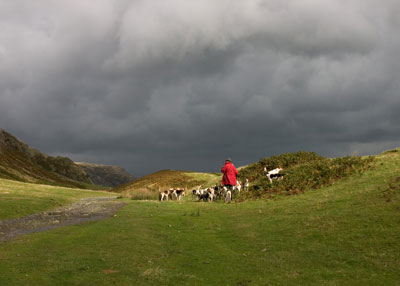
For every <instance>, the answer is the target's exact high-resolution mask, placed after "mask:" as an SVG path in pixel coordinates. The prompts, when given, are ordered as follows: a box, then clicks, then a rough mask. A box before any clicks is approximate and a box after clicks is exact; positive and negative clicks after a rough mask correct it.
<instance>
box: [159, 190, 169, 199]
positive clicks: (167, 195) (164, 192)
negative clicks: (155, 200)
mask: <svg viewBox="0 0 400 286" xmlns="http://www.w3.org/2000/svg"><path fill="white" fill-rule="evenodd" d="M170 194H171V191H170V190H165V191H160V201H163V200H164V199H165V198H166V199H167V201H168V197H169V195H170Z"/></svg>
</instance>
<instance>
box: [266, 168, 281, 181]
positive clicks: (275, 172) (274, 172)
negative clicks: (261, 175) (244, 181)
mask: <svg viewBox="0 0 400 286" xmlns="http://www.w3.org/2000/svg"><path fill="white" fill-rule="evenodd" d="M282 170H283V169H282V168H281V167H279V168H276V169H273V170H271V171H267V168H266V167H264V171H265V172H267V177H268V179H269V181H270V182H271V183H272V179H276V178H282V177H283V175H282V174H279V172H280V171H282Z"/></svg>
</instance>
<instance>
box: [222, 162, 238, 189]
mask: <svg viewBox="0 0 400 286" xmlns="http://www.w3.org/2000/svg"><path fill="white" fill-rule="evenodd" d="M221 172H222V173H224V176H223V177H222V184H223V185H232V186H235V185H236V176H237V174H238V171H237V170H236V168H235V166H233V164H232V163H231V162H229V161H227V162H225V166H223V167H222V169H221Z"/></svg>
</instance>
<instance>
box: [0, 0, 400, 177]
mask: <svg viewBox="0 0 400 286" xmlns="http://www.w3.org/2000/svg"><path fill="white" fill-rule="evenodd" d="M399 30H400V1H398V0H385V1H376V0H368V1H365V0H349V1H342V0H319V1H316V0H266V1H262V0H237V1H226V0H218V1H215V0H212V1H211V0H202V1H194V0H193V1H188V0H170V1H156V0H146V1H139V0H134V1H126V0H120V1H117V0H96V1H94V0H86V1H77V0H69V1H55V0H38V1H23V0H13V1H6V0H0V128H2V129H4V130H6V131H7V132H10V133H11V134H13V135H15V136H17V137H18V138H19V139H21V140H23V141H24V142H25V143H27V144H29V145H30V146H32V147H34V148H37V149H39V150H40V151H42V152H45V153H48V154H50V155H60V156H67V157H69V158H71V159H72V160H74V161H85V162H91V163H101V164H113V165H119V166H122V167H124V168H126V169H127V170H128V171H130V172H131V173H132V174H133V175H135V176H142V175H145V174H147V173H151V172H154V171H157V170H160V169H166V168H168V169H185V170H195V171H219V170H220V168H221V166H222V165H223V161H224V159H225V158H226V157H231V158H232V160H233V162H234V163H235V165H236V166H241V165H244V164H248V163H251V162H255V161H257V160H258V159H259V158H261V157H265V156H270V155H275V154H280V153H283V152H295V151H298V150H305V151H314V152H317V153H319V154H321V155H324V156H329V157H335V156H345V155H351V154H353V153H355V152H357V153H358V154H376V153H380V152H382V151H383V150H387V149H391V148H395V147H399V146H400V112H399V110H400V92H399V91H400V53H399V51H400V35H399Z"/></svg>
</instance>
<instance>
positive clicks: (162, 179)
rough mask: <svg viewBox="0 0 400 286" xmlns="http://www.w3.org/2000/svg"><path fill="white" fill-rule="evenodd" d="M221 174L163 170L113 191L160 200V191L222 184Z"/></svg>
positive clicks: (136, 197)
mask: <svg viewBox="0 0 400 286" xmlns="http://www.w3.org/2000/svg"><path fill="white" fill-rule="evenodd" d="M221 177H222V175H221V174H216V173H196V172H189V171H179V170H161V171H158V172H155V173H152V174H150V175H147V176H144V177H142V178H140V179H137V180H135V181H133V182H131V183H128V184H125V185H123V186H120V187H117V188H114V189H112V191H113V192H116V193H121V194H124V195H125V196H127V197H131V198H133V199H158V191H159V189H161V190H164V189H169V188H178V187H179V188H185V189H187V190H190V189H191V188H194V187H197V186H199V185H203V186H212V185H215V184H218V183H220V181H221Z"/></svg>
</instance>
